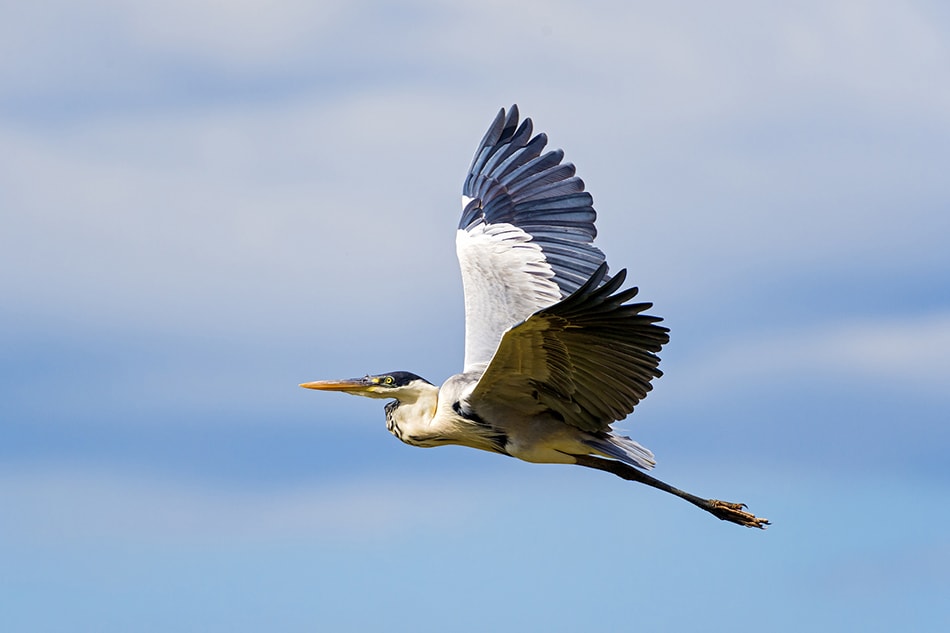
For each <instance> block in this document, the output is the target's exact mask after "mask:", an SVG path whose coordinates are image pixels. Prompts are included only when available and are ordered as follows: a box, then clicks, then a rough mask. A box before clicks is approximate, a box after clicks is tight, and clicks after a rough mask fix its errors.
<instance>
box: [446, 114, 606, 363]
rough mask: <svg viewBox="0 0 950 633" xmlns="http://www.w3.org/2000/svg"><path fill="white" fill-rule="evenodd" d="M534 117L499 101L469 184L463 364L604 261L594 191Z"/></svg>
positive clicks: (465, 195)
mask: <svg viewBox="0 0 950 633" xmlns="http://www.w3.org/2000/svg"><path fill="white" fill-rule="evenodd" d="M546 144H547V136H545V135H544V134H538V135H536V136H533V137H532V124H531V119H525V120H524V121H523V122H522V123H521V124H520V125H519V124H518V107H517V106H512V107H511V110H510V111H509V112H508V113H507V114H506V113H505V110H504V109H502V110H501V111H500V112H499V113H498V116H496V117H495V120H494V121H493V122H492V124H491V127H489V129H488V132H487V133H486V134H485V137H484V138H483V139H482V142H481V144H480V145H479V146H478V150H477V151H476V152H475V158H474V159H473V160H472V166H471V168H470V169H469V172H468V176H467V177H466V179H465V185H464V186H463V188H462V219H461V220H460V221H459V230H458V233H457V235H456V241H455V244H456V252H457V253H458V258H459V264H460V266H461V269H462V283H463V286H464V290H465V371H475V370H482V369H484V368H485V367H486V365H487V364H488V362H489V360H491V358H492V354H494V352H495V348H496V347H497V346H498V342H499V341H500V340H501V337H502V334H504V333H505V331H506V330H508V328H510V327H511V326H513V325H515V324H516V323H519V322H521V321H523V320H525V319H527V318H528V317H529V316H530V315H531V314H534V313H535V312H537V311H538V310H540V309H542V308H545V307H547V306H549V305H551V304H553V303H556V302H557V301H559V300H561V299H562V298H564V297H566V296H568V295H569V294H571V293H572V292H574V291H575V290H577V289H578V288H579V287H580V286H581V285H582V284H584V283H585V282H586V281H587V280H588V279H589V278H590V276H591V275H592V274H593V273H594V271H596V270H597V268H598V267H599V266H600V265H601V264H602V263H603V262H604V254H603V253H602V252H601V251H600V249H598V248H596V247H594V246H593V245H592V244H591V242H592V241H593V239H594V236H595V235H596V233H597V231H596V229H595V228H594V220H595V219H596V217H597V214H596V213H595V212H594V208H593V206H592V204H593V198H591V195H590V194H589V193H586V192H585V191H584V183H583V181H582V180H581V179H580V178H578V177H576V176H575V175H574V165H572V164H570V163H565V164H561V160H562V159H563V158H564V152H562V151H561V150H555V151H550V152H547V153H545V154H543V155H542V154H541V152H542V150H543V149H544V146H545V145H546Z"/></svg>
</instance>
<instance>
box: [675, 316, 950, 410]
mask: <svg viewBox="0 0 950 633" xmlns="http://www.w3.org/2000/svg"><path fill="white" fill-rule="evenodd" d="M817 378H824V379H828V380H831V381H833V382H835V383H837V384H862V385H864V386H866V387H868V388H869V389H887V388H901V389H903V390H908V391H910V392H916V393H921V394H928V395H930V396H932V397H936V398H945V397H946V396H947V394H948V392H947V385H948V384H950V313H936V314H931V315H924V316H917V317H904V318H893V317H892V318H880V319H871V318H862V319H858V320H853V321H839V322H833V323H828V324H827V325H824V326H816V324H814V323H812V324H809V325H808V326H807V329H802V328H796V329H788V330H773V331H770V332H765V333H760V334H758V335H757V336H756V337H754V338H751V339H750V338H748V337H746V338H743V339H742V340H738V341H732V340H724V341H716V343H715V344H714V345H713V346H712V347H711V348H710V349H707V350H705V352H703V353H702V355H701V356H698V357H695V358H693V359H691V360H689V361H687V362H686V364H685V365H684V366H681V367H680V368H678V370H677V379H676V381H675V382H676V384H681V385H689V388H690V390H691V393H693V395H694V396H695V395H696V392H697V391H700V390H704V391H708V392H710V393H712V392H717V391H719V392H721V390H722V389H723V388H724V387H726V386H727V385H734V384H736V383H737V381H741V382H742V383H743V384H744V385H746V388H751V387H750V385H756V384H776V383H777V382H779V381H784V382H787V383H788V382H793V381H795V380H800V379H808V380H815V379H817Z"/></svg>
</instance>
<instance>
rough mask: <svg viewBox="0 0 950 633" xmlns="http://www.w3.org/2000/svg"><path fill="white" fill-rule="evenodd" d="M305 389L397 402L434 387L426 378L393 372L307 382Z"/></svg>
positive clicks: (406, 372) (302, 385)
mask: <svg viewBox="0 0 950 633" xmlns="http://www.w3.org/2000/svg"><path fill="white" fill-rule="evenodd" d="M300 386H301V387H304V388H305V389H317V390H318V391H342V392H343V393H350V394H353V395H354V396H366V397H367V398H395V399H397V400H413V399H415V398H417V397H418V396H419V395H420V394H421V393H427V392H429V391H431V390H432V389H434V388H435V387H434V385H433V384H432V383H430V382H429V381H428V380H426V379H425V378H420V377H419V376H417V375H415V374H413V373H410V372H408V371H393V372H389V373H388V374H379V375H376V376H363V377H362V378H350V379H349V380H318V381H316V382H305V383H303V384H301V385H300Z"/></svg>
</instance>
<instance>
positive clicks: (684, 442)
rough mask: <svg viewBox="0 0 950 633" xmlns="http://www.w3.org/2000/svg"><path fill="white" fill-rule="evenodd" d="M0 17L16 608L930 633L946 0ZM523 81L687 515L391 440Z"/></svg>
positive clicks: (111, 6)
mask: <svg viewBox="0 0 950 633" xmlns="http://www.w3.org/2000/svg"><path fill="white" fill-rule="evenodd" d="M21 5H23V6H17V7H11V8H9V9H6V10H4V11H3V13H4V14H5V16H4V19H3V20H0V146H2V147H3V149H4V151H3V152H2V153H0V218H2V230H0V292H2V297H3V303H2V306H3V309H2V310H0V326H2V327H0V350H2V353H0V416H2V422H0V508H2V510H0V628H3V630H4V631H31V632H33V631H76V630H95V631H129V630H137V631H167V630H203V631H259V630H283V631H304V630H307V631H311V630H334V631H347V630H354V631H356V630H381V629H385V630H413V631H436V630H438V631H444V630H458V631H482V630H486V629H487V628H488V627H492V628H495V627H497V628H499V629H501V630H519V631H520V630H548V631H561V630H565V631H566V630H578V629H579V628H580V629H581V630H583V629H585V628H588V627H590V626H595V625H596V626H599V627H601V628H604V629H607V630H625V629H632V628H634V627H636V628H644V627H652V628H654V629H658V630H695V629H698V628H700V627H702V628H703V629H705V630H709V631H733V630H735V629H736V627H737V626H746V625H747V626H754V627H756V628H762V629H766V628H767V629H770V630H773V631H799V630H802V629H803V628H810V629H813V630H839V629H850V630H863V631H877V630H880V631H883V630H893V629H896V628H899V629H901V630H919V631H928V630H932V631H943V630H946V628H947V626H948V625H950V610H948V608H947V606H946V600H945V597H946V595H948V594H950V572H948V569H950V545H948V541H947V538H946V525H947V523H948V520H950V466H948V461H947V454H948V451H950V430H948V427H947V421H948V420H950V389H948V385H950V292H948V290H947V289H948V288H950V248H947V241H948V238H950V213H948V209H950V179H948V178H947V176H946V172H947V165H948V164H950V81H948V79H950V11H948V9H947V8H946V7H945V6H944V5H942V4H940V3H937V2H926V1H917V2H904V3H899V5H897V4H896V3H888V2H856V1H854V2H846V1H831V2H803V3H795V4H794V6H793V5H788V4H779V3H741V2H734V3H716V5H715V6H712V5H709V4H707V3H685V2H684V3H639V2H637V3H625V2H611V1H603V2H585V3H575V2H550V3H541V2H523V3H516V4H513V3H502V2H495V1H493V0H492V1H482V2H478V3H471V2H458V3H452V2H440V1H436V0H419V1H417V2H409V3H394V4H389V5H385V6H382V5H378V4H376V3H371V2H320V3H308V2H294V1H288V2H282V1H270V2H245V3H219V2H205V1H201V0H198V1H194V0H191V1H189V2H177V1H172V2H164V3H149V2H144V3H124V2H115V1H108V0H106V1H96V0H93V1H91V2H87V3H83V4H82V5H81V6H79V5H76V4H75V3H69V2H55V1H53V2H46V3H34V4H32V5H29V6H27V5H26V4H24V3H21ZM515 102H516V103H518V104H519V105H520V107H521V109H522V112H523V114H525V115H527V116H531V117H532V118H533V119H534V121H535V125H536V128H537V129H538V130H543V131H546V132H547V133H548V135H549V137H550V139H551V145H552V146H554V147H562V148H564V150H565V152H566V156H567V159H568V160H570V161H572V162H574V163H575V164H576V165H577V167H578V174H579V175H580V176H581V177H582V178H583V179H584V180H585V182H586V183H587V186H588V189H589V190H590V191H591V192H592V193H593V195H594V201H595V206H596V208H597V210H598V212H599V219H598V227H599V229H600V235H599V237H598V245H599V246H600V247H601V248H602V249H603V250H604V251H605V252H606V253H607V256H608V261H609V262H610V263H611V265H612V267H613V268H614V269H618V268H621V267H626V268H628V269H629V270H630V275H631V276H630V279H631V280H632V281H633V282H634V283H636V284H637V285H639V286H640V288H641V296H642V297H644V298H645V299H647V300H651V301H653V302H654V303H655V305H656V307H655V310H654V311H655V312H656V313H657V314H660V315H663V316H664V317H665V318H666V324H667V325H668V326H669V327H670V328H671V330H672V333H671V335H672V340H671V343H670V344H669V345H668V346H667V348H666V349H665V350H664V353H663V355H662V357H663V363H662V365H661V367H662V369H663V370H664V371H665V376H664V377H663V378H662V379H660V380H659V381H657V383H656V385H655V389H654V391H653V393H652V394H651V395H650V397H649V398H648V399H647V400H646V401H645V402H644V403H643V404H641V405H640V406H639V407H638V409H637V412H636V414H635V415H634V416H633V417H631V418H630V419H628V420H626V421H624V422H623V423H621V427H622V428H623V429H625V430H627V431H629V432H630V434H631V435H633V436H634V437H635V438H636V439H638V440H639V441H640V442H641V443H642V444H644V445H645V446H647V447H649V448H650V449H652V450H653V451H654V452H655V453H656V455H657V461H658V467H657V469H656V471H655V474H656V475H657V476H658V477H660V478H661V479H664V480H666V481H669V482H670V483H673V484H674V485H677V486H680V487H682V488H685V489H687V490H690V491H692V492H695V493H697V494H703V495H707V496H712V497H719V498H724V499H729V500H737V501H744V502H747V503H748V504H749V505H750V507H751V508H752V509H753V510H754V511H755V512H756V513H757V514H759V515H764V516H767V517H769V518H770V519H772V521H773V523H774V525H773V527H771V528H770V529H769V530H768V531H767V532H764V533H759V532H753V531H751V530H745V529H742V528H739V527H737V526H734V525H728V524H725V523H721V522H718V521H715V519H712V518H711V517H709V516H708V515H706V514H704V513H702V512H700V511H698V510H696V509H695V508H692V507H691V506H689V505H687V504H685V503H683V502H682V501H680V500H677V499H675V498H673V497H670V496H668V495H663V494H661V493H658V492H656V491H653V490H650V489H647V488H645V487H642V486H636V485H634V484H631V483H629V482H623V481H620V480H619V479H616V478H612V477H610V476H608V475H606V474H604V473H597V472H587V471H583V470H582V469H579V468H568V467H557V466H536V465H529V464H523V463H519V462H516V461H515V460H506V459H503V458H500V457H498V456H494V455H489V454H481V453H478V452H475V451H469V450H464V449H457V448H442V449H438V450H419V449H413V448H410V447H408V446H404V445H401V444H400V443H399V442H398V441H397V440H395V438H393V437H391V436H390V435H389V434H388V433H387V432H386V430H385V425H384V419H383V412H382V408H381V406H380V403H379V402H374V401H370V400H363V399H355V398H349V397H345V396H341V395H336V394H332V395H328V394H317V393H313V392H308V391H305V390H302V389H299V388H298V387H297V384H298V383H300V382H303V381H307V380H315V379H323V378H343V377H351V376H356V375H362V374H365V373H367V372H369V373H376V372H381V371H389V370H393V369H405V370H409V371H413V372H415V373H418V374H421V375H423V376H426V377H427V378H429V379H430V380H432V381H434V382H437V381H441V380H443V379H444V378H445V377H447V376H449V375H451V374H452V373H455V372H456V371H458V370H459V369H460V367H461V360H462V332H463V323H462V312H463V310H462V296H461V284H460V280H459V273H458V270H457V267H456V263H455V259H454V242H453V239H454V231H455V225H456V222H457V217H458V212H459V204H458V196H459V194H460V187H461V183H462V179H463V177H464V174H465V169H466V168H467V167H468V164H469V161H470V160H471V154H472V152H473V151H474V149H475V146H476V144H477V142H478V140H479V139H480V138H481V135H482V134H483V132H484V129H485V127H486V126H487V125H488V123H489V122H490V121H491V119H492V117H493V116H494V114H495V112H496V111H497V109H498V108H499V107H503V106H504V107H507V106H508V105H510V104H511V103H515Z"/></svg>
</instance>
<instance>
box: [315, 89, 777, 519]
mask: <svg viewBox="0 0 950 633" xmlns="http://www.w3.org/2000/svg"><path fill="white" fill-rule="evenodd" d="M547 142H548V139H547V136H546V135H545V134H544V133H539V134H536V135H535V134H534V133H533V124H532V122H531V119H529V118H526V119H524V121H522V122H521V123H520V124H519V113H518V107H517V106H516V105H514V106H512V107H511V108H510V109H509V110H508V111H507V112H506V111H505V110H504V109H502V110H501V111H499V113H498V115H497V116H496V117H495V119H494V121H492V124H491V126H490V127H489V128H488V131H487V132H486V134H485V136H484V138H483V139H482V142H481V143H480V144H479V146H478V149H477V151H476V152H475V157H474V159H473V160H472V165H471V167H470V168H469V170H468V175H467V176H466V178H465V183H464V185H463V187H462V217H461V220H460V222H459V226H458V232H457V233H456V238H455V245H456V252H457V254H458V260H459V264H460V266H461V271H462V283H463V287H464V294H465V362H464V366H463V370H462V373H460V374H456V375H454V376H452V377H450V378H449V379H448V380H446V381H445V382H444V383H443V384H442V386H441V387H438V386H436V385H434V384H432V383H430V382H428V381H427V380H425V379H424V378H421V377H419V376H417V375H415V374H413V373H410V372H407V371H394V372H389V373H385V374H377V375H368V376H364V377H362V378H353V379H348V380H324V381H317V382H307V383H303V384H302V385H300V386H301V387H305V388H307V389H317V390H322V391H341V392H344V393H349V394H353V395H359V396H366V397H369V398H381V399H388V400H389V401H390V402H388V403H387V404H386V406H385V411H386V428H388V429H389V431H390V432H391V433H392V434H393V435H395V436H396V437H397V438H399V439H400V440H402V441H403V442H405V443H406V444H410V445H412V446H422V447H432V446H442V445H446V444H456V445H461V446H468V447H471V448H477V449H481V450H485V451H491V452H495V453H500V454H502V455H509V456H511V457H517V458H518V459H522V460H524V461H527V462H534V463H554V464H578V465H580V466H586V467H587V468H595V469H598V470H603V471H606V472H609V473H613V474H614V475H617V476H618V477H622V478H623V479H627V480H631V481H638V482H640V483H643V484H647V485H649V486H652V487H654V488H658V489H660V490H663V491H665V492H668V493H671V494H674V495H676V496H678V497H681V498H683V499H685V500H686V501H689V502H690V503H692V504H694V505H696V506H698V507H700V508H702V509H703V510H705V511H707V512H709V513H711V514H713V515H714V516H716V517H718V518H720V519H722V520H725V521H731V522H733V523H737V524H739V525H745V526H748V527H757V528H765V526H766V525H768V523H769V521H768V520H767V519H764V518H759V517H756V516H755V515H753V514H751V513H749V512H747V511H746V510H745V507H746V506H745V505H744V504H740V503H730V502H726V501H719V500H717V499H704V498H702V497H698V496H696V495H692V494H690V493H688V492H684V491H682V490H679V489H678V488H674V487H673V486H670V485H669V484H666V483H664V482H662V481H660V480H658V479H655V478H653V477H651V476H649V475H647V474H646V472H644V471H646V470H649V469H651V468H652V467H653V466H654V464H655V462H654V459H653V453H652V452H650V451H649V450H648V449H646V448H644V447H643V446H641V445H640V444H638V443H637V442H635V441H634V440H632V439H630V438H629V437H626V436H623V435H620V434H618V433H616V432H615V431H614V430H612V429H611V425H612V424H613V423H614V422H617V421H619V420H622V419H623V418H625V417H626V416H627V415H629V414H630V413H631V412H632V411H633V409H634V407H635V406H636V405H637V403H639V402H640V401H641V400H642V399H643V398H645V397H646V395H647V393H648V392H649V391H650V390H651V388H652V385H651V381H652V380H653V379H654V378H659V377H660V376H661V375H662V372H661V371H660V370H659V369H658V365H659V363H660V358H659V357H658V356H657V352H659V351H660V348H661V347H662V346H663V345H664V344H666V343H667V342H669V330H668V329H667V328H665V327H663V326H661V325H658V323H659V322H660V321H662V319H661V318H659V317H655V316H650V315H648V314H646V311H647V310H649V309H650V308H652V304H651V303H631V300H632V299H633V298H634V297H636V295H637V292H638V289H637V288H636V287H629V288H624V287H623V286H624V280H625V278H626V270H621V271H619V272H618V273H617V274H615V275H613V276H611V275H609V274H608V268H607V263H606V261H605V256H604V253H603V252H602V251H601V250H600V249H599V248H597V247H596V246H594V245H593V241H594V237H595V236H596V229H595V228H594V221H595V219H596V213H595V211H594V207H593V198H592V197H591V195H590V193H588V192H586V191H585V190H584V183H583V181H582V180H581V179H580V178H578V177H577V176H576V175H575V169H574V165H573V164H571V163H564V162H562V160H563V158H564V153H563V152H562V151H561V150H553V151H544V150H545V147H546V146H547Z"/></svg>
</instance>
